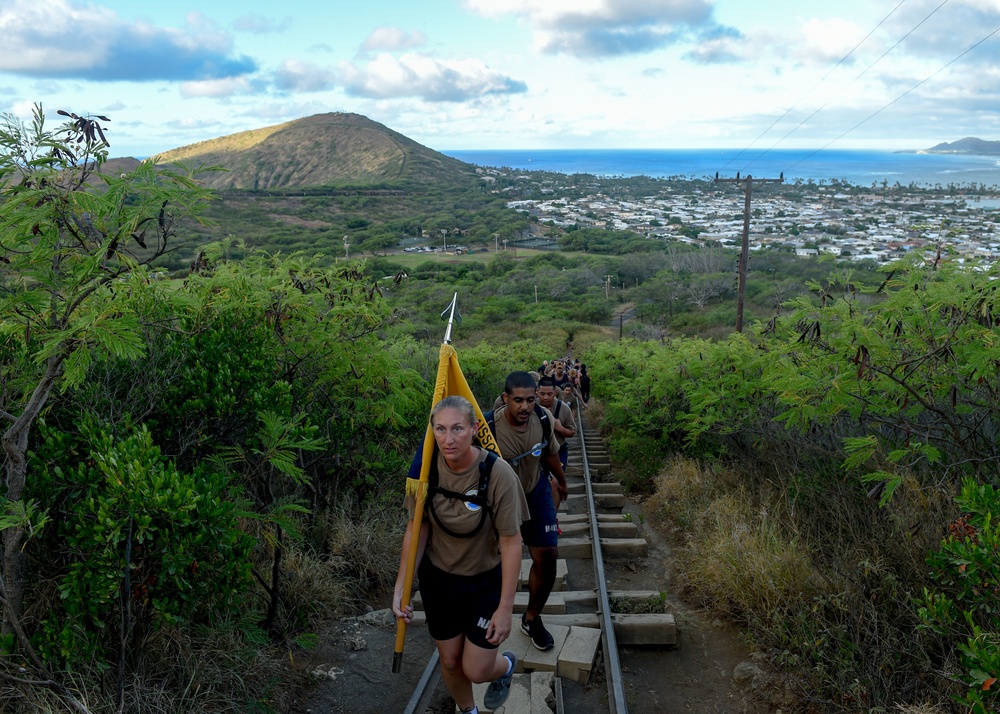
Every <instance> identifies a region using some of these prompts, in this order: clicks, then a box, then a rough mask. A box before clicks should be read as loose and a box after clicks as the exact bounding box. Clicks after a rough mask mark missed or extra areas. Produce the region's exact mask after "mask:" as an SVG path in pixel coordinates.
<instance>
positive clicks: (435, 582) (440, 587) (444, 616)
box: [417, 557, 503, 650]
mask: <svg viewBox="0 0 1000 714" xmlns="http://www.w3.org/2000/svg"><path fill="white" fill-rule="evenodd" d="M417 576H418V577H419V578H420V597H421V599H422V600H423V602H424V612H425V613H426V614H427V631H428V632H429V633H430V636H431V637H432V638H433V639H435V640H450V639H453V638H455V637H458V636H459V635H465V639H466V640H467V641H468V642H471V643H472V644H474V645H476V646H477V647H482V648H483V649H487V650H495V649H496V648H497V647H499V645H494V644H491V643H489V642H487V641H486V630H487V628H488V627H489V626H490V620H491V619H492V618H493V614H494V613H495V612H496V611H497V608H498V607H500V590H501V585H502V584H503V576H502V573H501V569H500V565H497V567H496V568H494V569H493V570H488V571H486V572H485V573H479V574H478V575H453V574H451V573H448V572H445V571H444V570H441V569H440V568H438V567H437V566H435V565H434V564H433V563H431V559H430V558H427V557H424V558H423V559H422V560H421V561H420V566H419V567H418V568H417Z"/></svg>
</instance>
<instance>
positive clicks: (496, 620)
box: [486, 533, 521, 645]
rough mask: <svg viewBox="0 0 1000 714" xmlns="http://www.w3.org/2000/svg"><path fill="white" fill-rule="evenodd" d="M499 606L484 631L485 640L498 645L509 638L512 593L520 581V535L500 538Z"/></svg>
mask: <svg viewBox="0 0 1000 714" xmlns="http://www.w3.org/2000/svg"><path fill="white" fill-rule="evenodd" d="M500 571H501V573H502V579H501V585H500V605H499V606H498V607H497V610H496V612H494V613H493V618H492V619H491V620H490V626H489V628H487V630H486V640H487V641H488V642H491V643H492V644H494V645H498V644H500V643H501V642H503V641H504V640H506V639H507V637H508V636H510V628H511V619H512V618H513V615H514V593H515V592H517V583H518V581H519V580H520V579H521V534H520V533H515V534H514V535H509V536H500Z"/></svg>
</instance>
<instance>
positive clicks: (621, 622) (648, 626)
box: [410, 610, 679, 649]
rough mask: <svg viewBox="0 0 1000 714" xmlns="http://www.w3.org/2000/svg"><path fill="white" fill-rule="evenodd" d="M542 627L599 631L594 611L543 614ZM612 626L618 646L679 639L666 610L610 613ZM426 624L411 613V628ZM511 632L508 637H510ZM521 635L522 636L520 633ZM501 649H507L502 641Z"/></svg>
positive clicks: (664, 644) (517, 628) (421, 616)
mask: <svg viewBox="0 0 1000 714" xmlns="http://www.w3.org/2000/svg"><path fill="white" fill-rule="evenodd" d="M543 617H544V619H545V629H547V630H549V631H550V632H551V631H552V628H553V627H555V626H560V627H570V628H572V627H589V628H593V629H597V630H598V631H600V627H601V623H600V618H599V617H598V616H597V614H596V613H584V614H576V615H544V616H543ZM611 621H612V622H613V623H614V626H615V637H616V638H617V640H618V644H619V645H649V646H656V647H676V646H677V643H678V642H679V631H678V629H677V624H676V622H675V620H674V616H673V615H671V614H670V613H649V614H616V615H612V616H611ZM426 624H427V615H426V614H425V613H424V611H423V610H418V611H416V612H414V613H413V620H412V621H411V622H410V626H411V627H419V626H422V625H426ZM513 632H518V633H520V632H521V628H520V621H519V620H518V619H517V618H516V617H515V618H514V630H513ZM513 632H512V634H511V637H513V636H514V635H513ZM521 636H522V637H524V635H523V634H522V635H521ZM504 649H511V648H510V647H508V646H507V645H506V644H505V645H504Z"/></svg>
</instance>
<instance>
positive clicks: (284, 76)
mask: <svg viewBox="0 0 1000 714" xmlns="http://www.w3.org/2000/svg"><path fill="white" fill-rule="evenodd" d="M334 79H335V77H334V74H333V72H331V71H330V70H328V69H324V68H322V67H320V66H319V65H315V64H312V63H310V62H303V61H301V60H295V59H288V60H285V61H284V62H282V64H281V67H280V68H279V69H278V70H277V71H276V72H275V73H274V84H275V86H276V87H277V88H278V89H280V90H282V91H286V92H322V91H325V90H327V89H331V88H332V87H333V85H334Z"/></svg>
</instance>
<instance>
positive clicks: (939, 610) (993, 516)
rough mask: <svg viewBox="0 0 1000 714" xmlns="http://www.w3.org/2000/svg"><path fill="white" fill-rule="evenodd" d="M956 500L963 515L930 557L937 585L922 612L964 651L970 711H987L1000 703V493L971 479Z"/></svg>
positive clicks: (926, 621)
mask: <svg viewBox="0 0 1000 714" xmlns="http://www.w3.org/2000/svg"><path fill="white" fill-rule="evenodd" d="M955 500H956V502H957V503H958V504H959V506H961V508H962V511H963V514H962V515H961V516H959V517H958V518H957V519H956V520H955V521H954V522H952V523H951V525H950V526H949V530H950V532H951V533H950V535H949V536H948V537H947V538H946V539H945V540H944V541H943V542H942V543H941V548H940V550H938V551H937V552H935V553H932V554H931V556H930V557H929V558H928V561H927V562H928V564H929V565H930V566H931V568H932V577H933V578H934V581H935V583H936V587H934V588H933V589H925V590H924V594H923V597H922V598H921V599H920V600H919V601H918V604H919V605H920V608H919V614H920V617H921V620H922V621H923V623H924V626H925V627H927V628H929V629H930V630H931V631H933V632H935V633H937V634H938V635H940V636H942V637H943V638H945V640H946V642H947V643H951V644H954V645H955V646H956V647H957V649H958V651H959V652H960V660H961V669H962V670H963V673H962V675H961V679H962V681H964V682H965V683H966V684H967V685H968V690H967V691H966V692H965V695H964V698H963V699H964V703H965V704H966V706H967V707H968V711H970V712H972V713H973V714H987V713H988V712H992V711H996V710H997V707H998V705H1000V685H998V681H1000V625H998V623H1000V524H998V521H997V519H998V518H1000V491H998V490H997V489H996V488H994V487H993V486H989V485H984V484H979V483H976V482H975V481H972V480H966V481H965V483H964V484H963V486H962V495H961V496H960V497H958V498H957V499H955Z"/></svg>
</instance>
